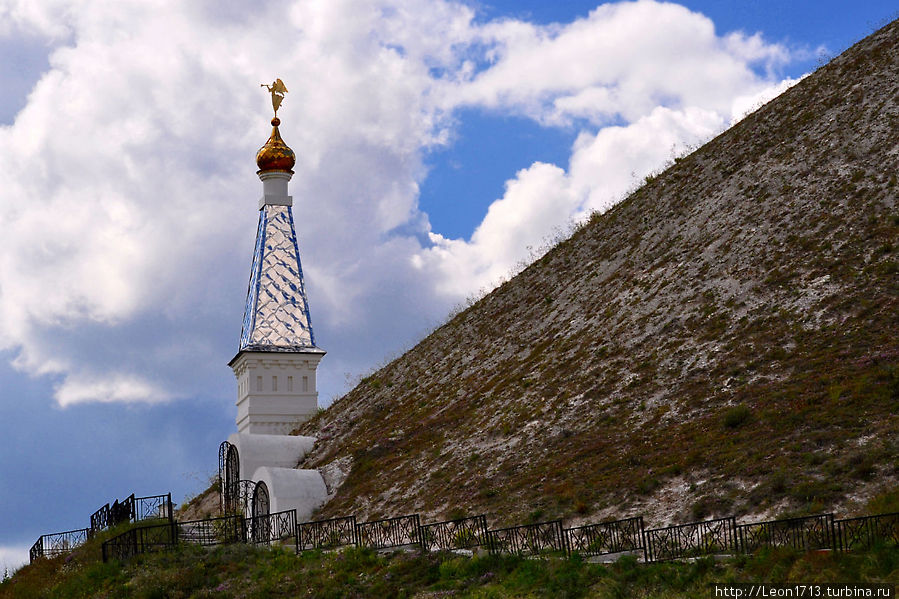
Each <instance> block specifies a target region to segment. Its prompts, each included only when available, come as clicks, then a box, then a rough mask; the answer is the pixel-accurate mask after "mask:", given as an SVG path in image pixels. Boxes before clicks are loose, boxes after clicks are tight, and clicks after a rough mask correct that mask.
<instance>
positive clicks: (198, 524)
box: [176, 516, 247, 546]
mask: <svg viewBox="0 0 899 599" xmlns="http://www.w3.org/2000/svg"><path fill="white" fill-rule="evenodd" d="M176 525H177V528H178V540H179V541H184V542H185V543H193V544H195V545H207V546H208V545H223V544H226V543H245V542H246V540H247V524H246V520H245V519H244V518H242V517H241V516H219V517H218V518H207V519H205V520H191V521H189V522H177V523H176Z"/></svg>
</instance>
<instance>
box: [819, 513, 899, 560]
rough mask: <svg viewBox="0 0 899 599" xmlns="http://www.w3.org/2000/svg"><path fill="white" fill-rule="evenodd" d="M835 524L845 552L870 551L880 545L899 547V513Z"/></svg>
mask: <svg viewBox="0 0 899 599" xmlns="http://www.w3.org/2000/svg"><path fill="white" fill-rule="evenodd" d="M833 524H834V531H835V532H836V537H837V544H838V546H839V548H840V549H842V550H843V551H852V550H853V549H868V548H870V547H873V546H874V545H877V544H878V543H883V544H885V545H899V512H893V513H891V514H878V515H876V516H862V517H861V518H846V519H845V520H834V523H833Z"/></svg>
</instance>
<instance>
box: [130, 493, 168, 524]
mask: <svg viewBox="0 0 899 599" xmlns="http://www.w3.org/2000/svg"><path fill="white" fill-rule="evenodd" d="M132 497H134V496H133V495H132ZM133 503H134V510H133V516H134V517H133V521H134V522H141V521H142V520H156V519H165V520H168V521H169V522H173V521H174V520H175V516H174V509H173V507H172V494H171V493H166V494H165V495H151V496H149V497H136V498H134V502H133Z"/></svg>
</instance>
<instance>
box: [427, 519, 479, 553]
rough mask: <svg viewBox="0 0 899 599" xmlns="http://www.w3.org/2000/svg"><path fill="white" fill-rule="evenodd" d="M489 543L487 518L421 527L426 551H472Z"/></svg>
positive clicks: (450, 521) (458, 520)
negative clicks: (471, 549) (473, 548)
mask: <svg viewBox="0 0 899 599" xmlns="http://www.w3.org/2000/svg"><path fill="white" fill-rule="evenodd" d="M488 542H489V539H488V536H487V517H486V516H471V517H469V518H460V519H457V520H448V521H446V522H435V523H433V524H424V525H422V527H421V545H422V547H423V548H424V549H425V550H426V551H449V550H452V549H470V548H472V547H479V546H482V545H487V544H488Z"/></svg>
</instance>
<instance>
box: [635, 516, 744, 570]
mask: <svg viewBox="0 0 899 599" xmlns="http://www.w3.org/2000/svg"><path fill="white" fill-rule="evenodd" d="M736 524H737V523H736V519H735V518H719V519H717V520H704V521H702V522H690V523H688V524H680V525H677V526H666V527H664V528H653V529H650V530H646V531H644V537H645V545H646V559H647V561H651V562H658V561H665V560H671V559H678V558H683V557H696V556H699V555H714V554H716V553H736V552H737V550H738V539H737V531H736Z"/></svg>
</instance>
